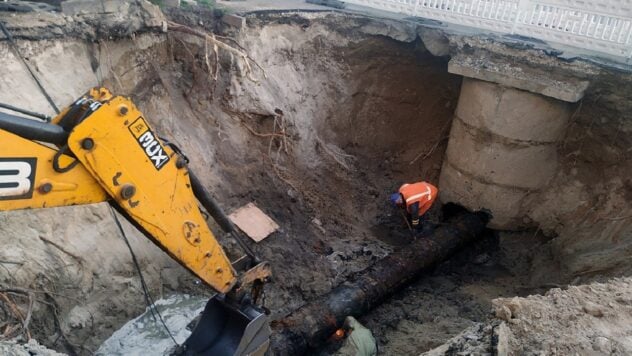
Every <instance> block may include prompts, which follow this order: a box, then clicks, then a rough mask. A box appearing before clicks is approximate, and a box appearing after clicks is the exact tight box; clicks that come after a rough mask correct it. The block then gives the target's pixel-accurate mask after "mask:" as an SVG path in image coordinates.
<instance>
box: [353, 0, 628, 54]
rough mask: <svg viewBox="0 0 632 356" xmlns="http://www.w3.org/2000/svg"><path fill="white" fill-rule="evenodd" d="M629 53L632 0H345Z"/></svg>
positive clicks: (484, 27) (596, 49)
mask: <svg viewBox="0 0 632 356" xmlns="http://www.w3.org/2000/svg"><path fill="white" fill-rule="evenodd" d="M343 1H344V2H347V3H350V4H357V5H362V6H367V7H372V8H376V9H380V10H385V11H390V12H397V13H402V14H405V15H408V16H418V17H424V18H428V19H433V20H439V21H444V22H448V23H454V24H459V25H464V26H469V27H474V28H478V29H485V30H492V31H496V32H502V33H508V34H515V35H521V36H525V37H532V38H536V39H540V40H545V41H550V42H556V43H560V44H564V45H568V46H573V47H578V48H582V49H587V50H591V51H595V52H599V53H606V54H609V55H612V56H616V57H623V58H625V59H627V60H628V61H629V60H630V58H632V0H601V1H599V0H594V1H591V0H543V1H537V0H343Z"/></svg>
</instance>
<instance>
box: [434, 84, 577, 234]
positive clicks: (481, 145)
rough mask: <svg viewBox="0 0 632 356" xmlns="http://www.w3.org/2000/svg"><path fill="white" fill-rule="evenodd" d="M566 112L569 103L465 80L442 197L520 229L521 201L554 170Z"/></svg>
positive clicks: (498, 223)
mask: <svg viewBox="0 0 632 356" xmlns="http://www.w3.org/2000/svg"><path fill="white" fill-rule="evenodd" d="M570 115H571V104H569V103H567V102H564V101H561V100H557V99H553V98H550V97H545V96H543V95H540V94H535V93H532V92H528V91H523V90H519V89H514V88H511V87H506V86H502V85H499V84H496V83H492V82H486V81H482V80H478V79H472V78H464V80H463V85H462V87H461V95H460V97H459V103H458V106H457V109H456V113H455V117H454V121H453V124H452V130H451V132H450V140H449V142H448V148H447V151H446V157H445V159H444V163H443V168H442V171H441V177H440V181H439V187H440V189H441V194H440V196H441V200H442V201H443V202H457V203H459V204H461V205H463V206H465V207H466V208H468V209H472V210H479V209H488V210H489V211H490V212H491V213H492V215H493V219H492V221H491V222H490V227H493V228H499V229H519V228H521V227H523V226H524V225H525V224H526V221H523V219H524V217H523V216H524V212H523V211H522V201H523V199H524V198H525V197H526V196H527V194H529V192H532V191H536V190H538V189H540V188H542V187H543V186H545V185H546V184H547V182H548V181H549V180H550V179H551V178H552V177H553V175H554V174H555V172H556V169H557V163H558V158H557V149H556V144H557V142H558V140H559V139H560V138H561V137H562V135H563V133H564V131H565V128H566V125H567V123H568V119H569V118H570Z"/></svg>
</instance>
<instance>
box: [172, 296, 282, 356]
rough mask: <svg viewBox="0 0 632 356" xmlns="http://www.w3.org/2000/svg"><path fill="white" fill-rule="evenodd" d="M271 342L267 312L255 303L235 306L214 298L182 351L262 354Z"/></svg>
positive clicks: (236, 355)
mask: <svg viewBox="0 0 632 356" xmlns="http://www.w3.org/2000/svg"><path fill="white" fill-rule="evenodd" d="M269 345H270V326H269V323H268V317H267V315H266V314H265V313H264V312H263V311H261V310H259V309H258V308H257V307H255V306H253V305H245V306H235V305H232V304H231V303H228V302H226V301H225V300H224V298H223V297H222V296H219V295H218V296H215V297H213V298H211V299H210V300H209V301H208V303H207V304H206V307H205V308H204V312H203V313H202V317H201V318H200V321H199V322H198V324H197V326H196V327H195V329H194V330H193V333H192V334H191V336H189V338H188V339H187V340H186V341H185V343H184V345H183V346H184V347H183V349H184V350H183V352H182V353H181V355H186V356H193V355H200V356H211V355H212V356H242V355H252V356H263V355H264V354H265V352H266V351H267V349H268V347H269Z"/></svg>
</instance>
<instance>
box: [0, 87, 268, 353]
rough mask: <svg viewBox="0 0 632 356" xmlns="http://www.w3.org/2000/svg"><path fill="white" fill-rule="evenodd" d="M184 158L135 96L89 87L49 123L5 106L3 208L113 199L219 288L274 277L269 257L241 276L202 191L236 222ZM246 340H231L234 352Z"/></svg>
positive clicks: (0, 144)
mask: <svg viewBox="0 0 632 356" xmlns="http://www.w3.org/2000/svg"><path fill="white" fill-rule="evenodd" d="M187 163H188V161H187V158H186V157H185V156H184V154H182V153H181V152H180V151H179V150H178V149H177V147H176V146H174V145H172V144H170V143H168V142H166V141H165V140H162V139H160V138H159V137H158V135H157V134H156V132H155V131H154V130H153V129H152V128H151V127H150V125H149V123H148V121H147V119H146V118H145V117H144V116H143V114H142V113H141V112H140V111H139V110H138V108H136V106H135V105H134V104H133V103H132V102H131V101H130V100H129V99H127V98H124V97H120V96H113V95H112V94H111V93H110V92H109V91H108V90H107V89H104V88H95V89H91V90H90V91H89V92H88V93H86V94H85V95H84V96H82V97H81V98H79V99H78V100H76V101H75V102H74V103H73V104H71V105H70V106H69V107H67V108H65V109H64V110H63V111H62V112H61V113H60V114H59V115H58V116H56V117H55V118H53V120H52V122H51V123H42V122H36V121H34V120H29V119H25V118H21V117H16V116H13V115H9V114H6V113H2V112H0V211H2V210H16V209H26V208H48V207H56V206H67V205H79V204H90V203H97V202H102V201H106V200H108V201H110V202H111V203H112V205H113V206H114V207H116V208H117V210H118V211H119V212H120V213H122V214H123V215H124V216H126V217H127V218H128V219H130V220H131V221H132V222H133V223H134V224H135V226H136V227H138V228H139V229H140V230H141V231H143V232H144V233H145V234H146V235H147V236H148V237H150V239H151V240H152V241H153V242H154V243H156V244H157V245H158V246H160V247H161V248H162V249H163V250H164V251H166V252H167V253H168V254H169V255H170V256H172V257H173V258H174V259H175V260H176V261H178V262H179V263H180V264H181V265H183V266H184V267H186V268H187V269H189V270H190V271H191V272H193V273H194V274H195V275H196V276H198V277H199V278H200V279H201V280H203V281H204V282H206V283H207V284H208V285H210V286H211V287H213V288H214V289H215V290H217V291H218V292H220V293H229V292H231V293H232V294H231V296H232V297H233V299H235V298H241V293H242V292H243V290H245V287H246V286H247V287H249V288H250V287H252V286H253V285H254V284H257V283H261V282H263V281H265V279H267V278H268V276H269V274H270V270H269V265H268V264H267V263H260V264H258V265H256V266H254V267H253V268H252V269H249V270H248V271H246V272H244V273H243V274H242V275H240V276H238V274H237V272H236V271H235V269H234V268H233V265H232V264H231V261H230V260H229V259H228V258H227V256H226V254H225V253H224V250H223V249H222V247H221V245H220V244H219V243H218V241H217V239H216V238H215V236H214V235H213V233H212V232H211V230H210V228H209V227H208V225H207V224H206V221H205V218H204V217H203V215H202V213H201V211H200V209H199V207H198V201H200V202H201V203H202V205H203V206H204V207H205V208H206V209H207V210H209V213H211V215H213V217H215V218H216V220H218V223H219V224H220V225H221V226H222V227H225V230H229V232H231V233H232V234H233V236H235V237H237V236H236V231H235V229H234V227H233V226H232V224H231V223H230V221H229V220H228V219H227V218H226V217H225V215H224V214H223V213H221V212H220V211H219V208H218V207H217V205H216V204H215V203H214V202H213V201H212V199H211V198H210V194H208V192H206V191H205V190H204V188H203V186H202V184H201V183H200V182H199V180H198V179H197V178H196V177H195V176H194V175H193V173H192V172H190V170H189V168H188V167H187ZM238 241H239V240H238ZM239 242H240V244H241V245H242V247H244V248H245V249H246V252H247V253H248V254H249V255H250V257H251V258H252V259H253V261H252V264H251V265H249V266H248V267H251V266H252V265H254V264H255V262H258V261H254V260H256V258H255V257H254V255H252V252H251V251H250V250H249V249H248V248H247V246H246V245H245V244H244V243H243V242H242V241H239ZM237 291H238V292H239V293H237ZM209 303H210V302H209ZM213 303H214V305H213V308H217V307H218V305H219V304H221V306H226V305H228V306H229V307H233V309H237V311H236V313H237V314H239V316H243V314H244V312H243V310H240V309H239V308H240V307H241V306H240V307H236V305H238V304H240V303H241V304H243V301H242V300H226V299H225V298H224V299H222V301H221V303H219V304H218V302H217V301H213ZM207 309H209V307H208V306H207ZM211 309H212V308H211ZM251 309H252V307H250V309H248V313H250V314H251V315H250V316H249V317H247V318H246V321H252V320H254V319H257V318H258V320H257V323H258V324H261V322H262V320H260V319H261V315H260V314H258V313H257V312H256V311H253V310H251ZM248 313H246V314H248ZM216 314H218V313H216ZM219 314H221V313H219ZM203 319H204V318H203ZM223 322H224V323H225V321H223ZM220 323H221V322H220ZM246 324H247V323H246ZM257 327H264V328H267V325H264V326H261V325H258V326H257ZM237 332H238V333H239V331H237ZM241 332H243V330H242V331H241ZM194 334H195V333H194ZM245 334H247V333H244V335H245ZM251 334H252V332H251ZM251 336H254V335H251ZM199 337H200V336H198V338H199ZM202 338H203V336H202ZM219 341H220V343H221V342H222V341H221V340H219ZM242 341H243V340H242ZM196 342H197V343H199V340H196ZM240 345H241V344H239V345H236V346H234V347H233V351H234V353H235V354H239V352H238V351H237V350H238V349H239V347H240ZM221 346H222V347H224V346H225V345H221ZM241 346H243V345H241ZM255 346H256V345H255ZM259 346H261V345H259ZM265 347H266V348H267V343H265ZM246 349H248V347H242V348H241V349H239V350H246ZM251 349H252V347H251ZM256 349H258V350H260V349H261V347H257V348H256ZM198 351H200V350H198ZM251 351H252V350H251ZM240 352H241V351H240ZM208 354H217V353H215V352H210V353H208ZM228 354H232V353H228Z"/></svg>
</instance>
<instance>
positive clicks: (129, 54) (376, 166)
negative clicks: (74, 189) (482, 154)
mask: <svg viewBox="0 0 632 356" xmlns="http://www.w3.org/2000/svg"><path fill="white" fill-rule="evenodd" d="M251 21H252V23H251V24H250V27H249V29H248V30H247V31H244V32H242V33H241V34H239V35H237V40H238V41H239V42H240V43H241V44H242V45H243V46H244V47H245V48H246V50H247V51H248V52H249V53H250V55H251V56H252V58H253V59H254V60H255V61H256V62H258V63H259V64H260V65H261V66H262V67H263V68H265V72H266V76H267V77H266V78H264V76H263V74H262V73H261V72H258V71H255V72H254V74H253V76H254V77H255V79H256V80H257V82H254V81H251V80H248V79H247V78H246V77H245V68H244V67H243V66H242V65H243V63H241V62H240V61H239V60H238V59H236V58H231V57H230V56H229V55H227V54H226V53H223V52H222V51H221V50H220V52H219V58H220V61H219V65H220V69H219V71H218V73H219V74H218V78H217V79H215V78H214V77H213V75H212V73H213V68H214V66H215V65H217V64H216V63H215V62H214V61H213V58H212V57H211V62H210V65H211V68H209V67H208V66H207V62H206V60H205V55H204V52H203V50H204V48H205V46H204V43H203V42H202V41H200V39H198V38H195V37H192V36H188V35H178V34H170V35H162V34H151V33H149V34H145V35H140V36H136V37H135V38H134V39H120V40H104V41H100V42H99V43H96V44H94V43H90V42H84V41H83V40H81V39H77V40H73V39H66V40H57V41H54V42H53V41H47V40H39V41H19V43H18V44H19V46H20V48H21V50H22V51H23V53H24V54H25V56H27V58H28V59H29V63H31V65H32V66H34V68H36V70H37V72H38V76H40V77H41V80H42V82H43V85H44V87H46V88H47V89H48V90H49V91H50V92H51V94H52V96H53V99H54V100H55V102H56V103H57V104H58V105H59V106H63V105H64V104H67V103H69V102H70V101H71V100H72V99H74V98H75V97H77V96H78V95H80V94H81V93H82V92H83V91H85V90H86V89H87V88H89V87H92V86H95V85H106V86H108V87H110V88H111V89H112V90H113V91H114V92H116V93H119V94H124V95H129V96H131V97H132V99H133V100H134V101H135V103H137V105H139V107H140V108H141V110H142V111H143V112H144V113H145V115H146V117H147V118H148V120H149V121H150V122H151V123H152V124H153V125H154V126H155V127H156V130H157V131H158V132H160V134H161V135H164V136H166V137H170V138H171V139H172V140H173V141H174V142H176V143H178V144H179V145H180V147H181V148H182V149H183V150H184V151H185V152H186V153H187V155H188V156H189V158H190V159H191V162H192V163H191V165H192V167H193V169H195V170H196V171H197V172H199V173H198V174H199V175H200V176H201V177H202V179H203V181H204V182H205V183H206V184H207V186H208V188H209V189H210V190H211V191H212V192H214V193H215V194H216V196H217V198H218V200H219V201H220V202H221V203H222V205H223V206H224V207H226V208H227V209H228V210H231V209H234V208H237V207H239V206H241V205H243V204H245V203H247V202H249V201H255V202H256V203H257V204H258V205H259V206H260V207H261V208H262V209H263V210H264V211H266V212H267V213H268V214H270V215H271V216H272V217H273V218H274V219H275V220H276V221H277V222H278V223H279V225H281V226H282V229H281V231H280V233H278V234H276V235H274V236H272V237H271V238H269V239H268V240H267V241H266V243H263V244H261V245H258V246H254V247H255V250H256V251H257V252H258V253H260V254H261V255H262V257H263V258H265V259H267V260H269V261H271V262H272V264H273V267H274V271H275V281H274V283H273V284H272V285H271V286H270V287H269V289H268V292H267V296H266V301H267V306H268V307H269V308H270V309H271V310H273V311H274V314H273V316H280V315H283V314H284V313H287V312H289V311H290V310H292V309H294V308H296V307H298V306H299V305H301V304H302V303H304V302H305V301H306V300H308V299H310V298H313V297H315V296H318V295H320V294H323V293H325V292H327V291H328V290H329V289H331V288H332V287H333V286H334V285H336V284H338V283H339V282H340V281H342V280H344V279H345V278H347V277H348V276H349V274H350V273H352V272H354V271H357V270H360V269H363V268H365V267H366V266H367V265H368V264H369V263H371V261H373V260H375V259H376V258H378V257H379V256H383V255H385V254H386V253H388V251H389V250H390V249H391V245H390V244H389V243H387V242H383V241H381V240H380V239H378V238H377V237H376V236H375V234H374V232H373V231H374V230H375V227H376V226H378V225H380V222H381V221H383V220H384V219H385V218H386V219H391V218H389V217H388V214H386V215H385V214H384V212H385V210H384V208H386V207H387V205H386V204H387V203H386V196H387V194H388V193H390V192H391V191H392V190H394V189H396V188H397V186H398V184H399V183H400V182H402V181H406V180H412V179H419V178H421V177H424V178H425V179H429V180H431V181H434V180H436V179H437V176H438V171H439V167H440V159H441V156H442V150H443V147H442V146H440V145H437V142H438V141H440V140H441V139H442V135H443V134H445V132H446V130H447V127H448V126H449V122H450V120H451V116H452V112H453V110H454V107H455V105H456V102H457V100H456V98H457V95H458V90H459V84H460V79H459V78H458V77H456V76H452V75H450V74H448V73H447V72H446V64H447V62H446V59H440V58H435V57H433V56H432V55H430V54H429V53H428V52H427V51H426V50H425V49H424V46H423V44H422V43H421V42H419V41H418V40H415V38H416V34H415V33H414V32H408V31H407V29H403V30H402V29H398V28H397V27H394V28H390V29H389V30H388V31H389V32H390V34H389V35H388V36H383V35H382V32H383V30H384V29H383V28H382V27H380V26H379V25H378V24H376V23H374V22H372V21H368V20H364V19H361V18H355V19H353V20H352V21H348V19H346V18H344V17H342V16H324V17H315V18H311V19H306V18H304V17H301V16H296V17H289V18H288V17H283V16H280V17H278V18H264V19H256V18H253V19H251ZM376 32H378V33H379V35H376V34H375V33H376ZM392 37H395V38H397V39H398V40H395V39H393V38H392ZM401 39H404V40H406V42H401V41H399V40H401ZM1 51H2V54H3V56H4V58H6V62H7V64H8V65H7V66H6V67H5V68H3V69H2V70H3V73H2V75H3V77H4V78H7V79H6V80H3V81H2V84H1V85H2V90H0V92H1V93H2V97H1V100H2V101H3V102H10V103H13V104H17V105H20V106H22V107H26V108H28V109H31V110H36V111H44V112H49V113H50V108H48V107H47V104H46V103H45V101H44V99H43V97H42V96H41V94H40V93H39V91H38V90H37V88H36V87H35V85H34V84H33V82H32V80H31V78H29V77H28V75H27V73H26V72H25V70H24V68H23V67H22V66H21V64H20V63H19V61H18V60H17V59H16V58H14V57H13V54H12V52H11V51H10V50H9V49H8V48H7V46H6V45H5V46H4V47H2V50H1ZM211 55H212V53H211ZM209 69H211V70H210V72H211V74H209ZM69 78H73V80H72V81H70V80H69ZM275 122H276V123H275ZM275 125H276V127H275ZM281 129H283V130H285V132H286V133H287V135H286V136H285V137H283V138H279V137H280V136H279V135H278V134H277V135H276V136H272V137H273V139H270V136H268V135H267V134H269V133H272V132H275V131H276V132H277V133H278V132H280V131H281ZM419 132H424V134H423V135H420V134H419ZM426 152H430V153H429V154H428V155H425V156H424V157H423V158H417V159H416V160H415V158H416V157H417V156H419V155H420V154H424V153H426ZM411 162H413V163H412V164H411ZM392 219H394V220H395V221H399V220H398V219H399V216H397V215H395V216H394V217H393V218H392ZM2 220H3V224H2V227H1V229H2V234H1V236H2V238H3V239H5V240H6V241H5V242H4V245H5V246H11V247H10V248H9V249H5V250H3V254H4V255H3V256H2V258H7V259H9V258H10V259H11V260H17V261H18V262H20V264H16V265H8V267H6V269H3V271H2V272H1V273H2V276H3V283H6V284H7V285H18V286H22V287H29V288H33V289H37V290H44V289H46V290H49V291H54V292H55V293H58V294H59V295H68V294H72V295H73V298H72V299H64V298H61V297H60V298H58V300H57V303H58V304H59V305H60V310H59V315H60V321H61V327H62V328H63V330H64V333H65V334H66V335H68V338H69V345H70V346H69V345H66V347H64V346H63V345H61V343H59V342H56V341H55V339H56V338H55V337H54V335H55V331H54V329H55V325H54V323H53V322H51V319H50V314H49V312H50V311H49V310H48V311H47V310H46V308H45V307H44V306H41V307H38V308H40V309H41V310H40V309H38V310H37V311H36V318H39V319H38V320H41V325H39V324H35V325H37V327H35V326H34V327H33V330H37V331H38V332H37V333H36V337H37V338H38V339H41V340H43V341H42V342H43V343H45V344H47V345H49V346H52V347H54V348H58V349H61V350H66V351H68V350H69V348H74V349H75V350H76V351H78V352H80V353H87V352H90V351H91V350H94V347H95V346H96V345H98V343H99V342H100V340H102V338H103V337H106V336H108V335H109V333H111V331H113V330H114V328H116V327H117V326H119V325H120V324H121V323H122V321H124V320H126V319H129V318H130V317H132V316H133V315H134V314H136V313H138V312H140V311H141V310H142V309H144V303H143V297H142V293H141V292H140V289H139V282H138V277H137V276H136V274H135V271H134V269H133V267H132V264H131V260H130V257H129V254H128V252H127V251H126V250H125V245H124V244H123V242H122V240H121V239H120V237H119V236H118V232H117V230H116V226H115V224H114V223H113V221H112V219H111V217H110V215H109V210H108V209H107V207H106V206H104V205H97V206H93V207H71V208H64V209H51V210H39V211H24V212H8V213H3V214H2ZM396 225H398V223H396ZM24 226H29V229H24ZM399 228H400V227H399V226H397V229H399ZM126 231H127V232H128V234H129V235H130V236H131V239H132V241H133V246H134V248H135V250H136V252H137V254H138V255H139V257H140V259H141V265H142V267H143V269H144V273H145V278H146V279H147V281H148V283H149V284H150V286H151V289H152V293H155V294H158V293H159V292H160V291H164V290H168V289H169V288H171V289H177V290H180V291H181V290H183V289H185V290H186V289H187V288H189V287H187V286H190V285H191V282H190V281H191V279H190V277H189V275H188V274H187V273H186V272H184V271H182V270H181V269H180V268H179V267H176V268H173V267H174V264H173V262H172V261H170V260H169V259H168V257H166V256H165V255H164V254H163V253H162V252H161V251H159V250H158V249H157V248H155V247H153V246H152V245H151V244H150V243H149V242H147V241H145V239H144V237H142V236H141V235H140V234H138V233H136V232H135V231H133V229H132V228H131V227H130V226H127V225H126ZM40 235H41V236H43V237H44V238H45V239H48V240H51V241H54V242H56V243H57V244H58V245H60V246H64V247H67V252H69V253H71V254H72V255H70V254H69V253H65V252H63V251H58V249H56V248H55V247H54V246H51V245H50V244H49V243H47V242H45V241H44V240H41V239H40V238H38V236H40ZM226 243H227V246H228V248H229V249H232V247H233V246H232V245H231V243H230V242H226ZM95 253H96V254H98V256H96V255H95ZM73 255H74V256H76V257H73ZM83 259H85V260H86V261H83ZM150 262H151V263H150ZM37 276H40V277H39V278H40V279H42V280H43V281H42V282H40V281H39V279H38V278H37ZM187 278H188V279H187ZM163 287H164V288H163ZM54 295H55V294H54ZM47 317H48V318H47ZM51 335H53V336H51ZM49 336H50V338H49ZM73 345H74V346H73Z"/></svg>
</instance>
